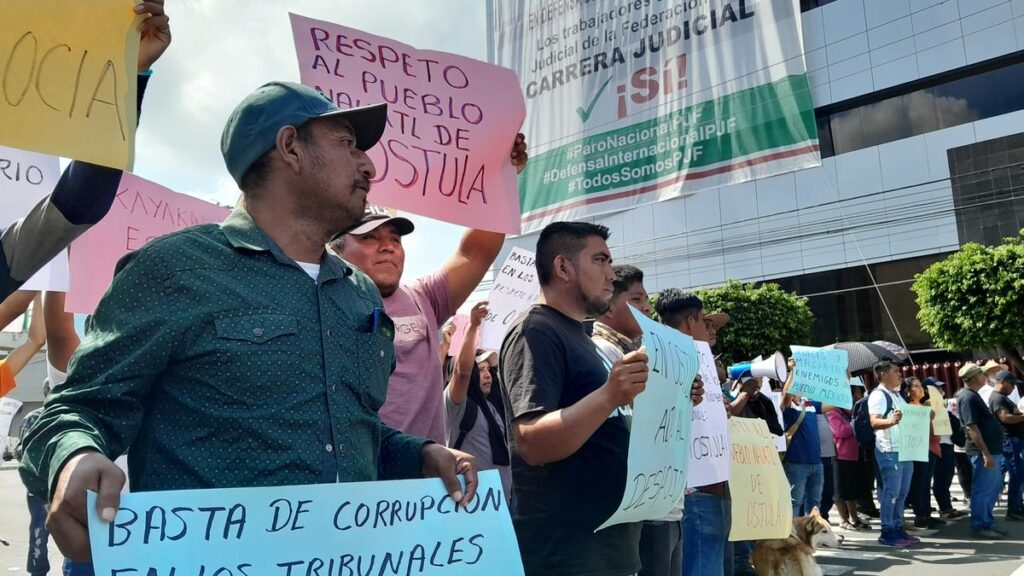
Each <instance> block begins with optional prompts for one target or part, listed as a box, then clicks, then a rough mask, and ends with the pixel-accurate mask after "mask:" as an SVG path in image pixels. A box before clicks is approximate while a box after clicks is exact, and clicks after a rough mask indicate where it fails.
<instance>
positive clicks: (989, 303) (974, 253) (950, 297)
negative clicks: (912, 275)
mask: <svg viewBox="0 0 1024 576" xmlns="http://www.w3.org/2000/svg"><path fill="white" fill-rule="evenodd" d="M912 290H913V291H914V293H916V294H917V304H918V306H919V307H920V311H919V312H918V313H917V319H918V320H919V321H920V322H921V328H923V329H924V331H925V332H927V333H928V334H930V335H931V337H932V339H933V340H934V341H935V344H936V345H938V346H941V347H943V348H949V349H951V350H964V351H967V350H982V349H995V350H997V351H999V353H1001V354H1003V355H1005V356H1006V357H1007V358H1009V359H1010V360H1011V361H1012V362H1013V363H1014V365H1015V366H1016V367H1017V368H1018V369H1021V370H1024V359H1022V358H1021V350H1020V346H1021V344H1022V343H1024V323H1022V322H1021V312H1022V311H1024V233H1022V234H1021V235H1018V236H1016V237H1014V238H1007V239H1006V240H1005V241H1004V242H1003V243H1002V244H1000V245H998V246H992V247H989V246H982V245H981V244H975V243H969V244H965V245H964V246H963V247H961V248H960V250H958V251H957V252H954V253H953V254H950V255H949V256H948V257H947V258H946V259H945V260H942V261H940V262H936V263H935V264H932V265H931V266H930V267H929V268H928V269H927V270H925V271H924V272H922V273H920V274H918V275H917V277H916V280H915V281H914V284H913V286H912Z"/></svg>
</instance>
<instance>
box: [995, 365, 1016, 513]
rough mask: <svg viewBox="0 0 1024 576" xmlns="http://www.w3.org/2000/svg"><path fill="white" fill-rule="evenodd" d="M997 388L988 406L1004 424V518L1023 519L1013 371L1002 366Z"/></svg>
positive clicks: (1002, 473) (998, 375)
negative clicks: (1005, 483) (1006, 479)
mask: <svg viewBox="0 0 1024 576" xmlns="http://www.w3.org/2000/svg"><path fill="white" fill-rule="evenodd" d="M995 380H996V389H995V390H994V391H993V392H992V395H991V396H990V397H989V399H988V407H989V409H990V410H991V411H992V413H993V414H995V415H996V419H997V420H999V423H1000V424H1002V425H1003V469H1002V470H1001V471H1000V475H1001V476H1002V475H1006V474H1008V475H1009V477H1010V478H1009V483H1008V488H1007V496H1006V499H1007V504H1006V519H1007V520H1009V521H1012V522H1024V500H1022V496H1024V464H1022V462H1021V449H1022V447H1024V415H1022V414H1021V412H1020V410H1018V409H1017V406H1016V404H1014V403H1013V401H1012V400H1010V398H1009V394H1010V391H1011V390H1014V389H1016V388H1017V386H1018V385H1019V384H1020V379H1019V378H1017V376H1016V375H1014V374H1013V372H1010V371H1008V370H1002V371H1000V372H999V373H998V374H996V378H995Z"/></svg>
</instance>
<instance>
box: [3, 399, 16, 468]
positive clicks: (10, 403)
mask: <svg viewBox="0 0 1024 576" xmlns="http://www.w3.org/2000/svg"><path fill="white" fill-rule="evenodd" d="M18 410H21V402H19V401H18V400H15V399H14V398H7V397H6V396H5V397H3V398H0V454H3V453H4V450H6V449H7V440H8V437H9V436H11V422H13V421H14V415H15V414H17V413H18Z"/></svg>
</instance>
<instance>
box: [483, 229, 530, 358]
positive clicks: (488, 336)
mask: <svg viewBox="0 0 1024 576" xmlns="http://www.w3.org/2000/svg"><path fill="white" fill-rule="evenodd" d="M535 257H536V255H535V254H534V253H533V252H530V251H529V250H522V249H519V248H513V249H512V252H511V253H510V254H509V255H508V258H506V259H505V263H504V264H502V265H501V267H500V268H498V271H497V274H496V275H495V279H494V288H491V293H490V295H489V296H487V304H488V306H487V307H488V309H489V312H488V314H487V317H486V318H484V321H483V323H482V324H481V325H480V331H481V337H480V347H481V348H484V349H486V350H498V349H499V348H501V341H502V340H503V339H504V338H505V333H506V332H508V329H509V326H511V325H512V322H513V321H514V320H515V319H516V318H517V317H518V316H519V315H520V314H522V313H523V312H524V311H526V309H527V308H529V307H530V305H532V304H533V303H534V302H536V301H537V297H538V296H539V295H540V280H539V279H538V278H537V266H536V264H535V263H534V258H535Z"/></svg>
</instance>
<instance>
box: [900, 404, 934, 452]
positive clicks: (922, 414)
mask: <svg viewBox="0 0 1024 576" xmlns="http://www.w3.org/2000/svg"><path fill="white" fill-rule="evenodd" d="M900 411H901V412H903V417H902V418H901V419H900V423H899V424H898V425H897V426H898V427H899V431H900V435H899V443H898V447H899V453H900V462H911V461H913V462H927V461H928V434H929V433H930V432H931V423H932V420H931V418H932V409H931V407H930V406H912V405H910V404H907V405H906V406H901V407H900Z"/></svg>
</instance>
